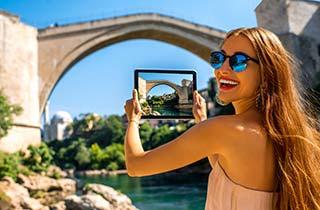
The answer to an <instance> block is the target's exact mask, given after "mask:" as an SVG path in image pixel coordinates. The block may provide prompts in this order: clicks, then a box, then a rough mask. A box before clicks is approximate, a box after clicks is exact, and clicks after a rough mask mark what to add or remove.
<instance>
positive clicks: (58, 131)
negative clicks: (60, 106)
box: [45, 111, 73, 141]
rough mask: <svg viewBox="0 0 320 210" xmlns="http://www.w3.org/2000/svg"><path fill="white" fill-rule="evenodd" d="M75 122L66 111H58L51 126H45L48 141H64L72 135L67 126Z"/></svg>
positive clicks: (52, 119)
mask: <svg viewBox="0 0 320 210" xmlns="http://www.w3.org/2000/svg"><path fill="white" fill-rule="evenodd" d="M72 122H73V120H72V117H71V115H70V114H69V113H68V112H65V111H58V112H57V113H55V114H54V115H53V117H52V118H51V121H50V124H49V125H46V126H45V129H46V132H47V134H48V135H47V136H48V140H49V141H52V140H60V141H61V140H63V139H65V138H68V137H69V136H70V135H71V134H72V130H68V129H67V126H68V125H70V124H71V123H72Z"/></svg>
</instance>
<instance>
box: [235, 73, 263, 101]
mask: <svg viewBox="0 0 320 210" xmlns="http://www.w3.org/2000/svg"><path fill="white" fill-rule="evenodd" d="M259 86H260V78H259V75H258V74H257V73H252V74H247V75H246V76H245V77H244V78H243V79H242V80H241V84H240V88H239V90H240V91H241V93H242V94H243V95H244V96H246V97H249V96H253V95H255V94H256V91H257V89H258V88H259Z"/></svg>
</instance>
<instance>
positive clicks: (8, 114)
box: [0, 90, 23, 138]
mask: <svg viewBox="0 0 320 210" xmlns="http://www.w3.org/2000/svg"><path fill="white" fill-rule="evenodd" d="M22 111H23V109H22V107H21V106H19V105H16V104H14V105H11V104H10V103H9V101H8V99H7V97H6V96H5V95H4V94H3V91H2V90H0V138H2V137H4V136H6V135H7V134H8V130H9V129H10V128H11V127H12V125H13V116H14V115H20V114H21V113H22Z"/></svg>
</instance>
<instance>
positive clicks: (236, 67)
mask: <svg viewBox="0 0 320 210" xmlns="http://www.w3.org/2000/svg"><path fill="white" fill-rule="evenodd" d="M227 58H229V65H230V67H231V69H232V70H233V71H235V72H241V71H243V70H245V69H246V68H247V66H248V61H249V60H251V61H253V62H255V63H257V64H259V61H258V60H257V59H255V58H252V57H250V56H249V55H247V54H245V53H243V52H236V53H234V54H233V55H231V56H228V55H226V54H225V53H224V52H223V51H213V52H211V54H210V64H211V66H212V67H213V68H214V69H215V70H217V69H219V68H221V66H222V65H223V63H224V61H225V60H226V59H227Z"/></svg>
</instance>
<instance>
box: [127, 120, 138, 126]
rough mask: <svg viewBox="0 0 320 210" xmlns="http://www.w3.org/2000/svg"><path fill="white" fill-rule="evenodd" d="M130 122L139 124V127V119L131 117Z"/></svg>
mask: <svg viewBox="0 0 320 210" xmlns="http://www.w3.org/2000/svg"><path fill="white" fill-rule="evenodd" d="M130 123H134V124H137V125H138V127H139V120H137V119H130V120H128V124H130Z"/></svg>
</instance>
